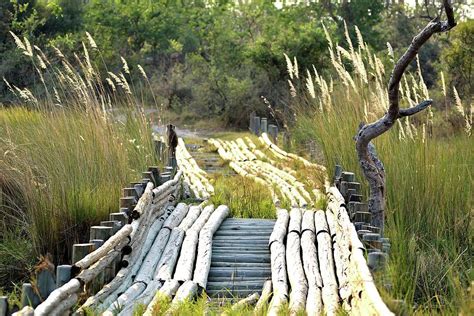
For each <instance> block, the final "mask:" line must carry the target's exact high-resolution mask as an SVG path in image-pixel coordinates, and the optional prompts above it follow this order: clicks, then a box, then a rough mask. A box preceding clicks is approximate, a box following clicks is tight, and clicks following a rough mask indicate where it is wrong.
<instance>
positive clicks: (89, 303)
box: [79, 211, 170, 311]
mask: <svg viewBox="0 0 474 316" xmlns="http://www.w3.org/2000/svg"><path fill="white" fill-rule="evenodd" d="M169 214H170V212H169V211H167V212H165V213H164V214H163V215H162V216H161V217H160V218H159V219H158V220H156V221H154V222H153V225H152V226H151V227H150V230H149V231H148V232H147V238H146V239H145V243H144V245H143V247H142V248H141V249H140V252H139V253H138V254H137V255H136V256H134V257H135V258H136V260H134V262H133V264H132V265H130V266H128V267H127V268H122V269H120V271H119V272H118V273H117V275H116V276H115V278H114V279H113V280H112V281H111V282H110V283H108V284H106V285H105V286H104V287H103V288H102V289H101V290H100V291H99V292H98V293H96V295H94V296H91V297H89V298H88V299H87V300H86V302H85V303H84V304H83V305H82V306H81V308H80V309H79V311H82V310H83V309H84V308H94V307H96V306H97V304H101V303H105V304H104V305H106V306H105V307H107V306H109V305H110V304H111V303H112V302H113V301H114V300H115V299H116V298H117V297H118V294H117V293H121V292H123V291H125V290H126V289H127V288H128V287H129V285H130V284H131V278H132V276H135V275H136V273H137V272H138V269H139V267H140V265H141V262H142V261H143V258H145V255H146V253H148V250H149V249H150V247H151V245H152V244H153V240H154V239H155V237H156V235H157V233H158V231H159V230H160V229H161V227H162V226H163V222H164V221H165V220H166V218H167V217H168V216H169ZM108 298H109V299H110V301H109V302H108V303H107V302H105V301H106V300H107V299H108Z"/></svg>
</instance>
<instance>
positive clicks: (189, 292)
mask: <svg viewBox="0 0 474 316" xmlns="http://www.w3.org/2000/svg"><path fill="white" fill-rule="evenodd" d="M197 291H198V284H197V283H196V282H194V281H192V280H188V281H185V282H184V283H183V284H182V285H181V286H180V287H179V289H178V291H177V292H176V296H175V297H174V299H173V305H177V304H178V303H180V302H183V301H185V300H191V299H193V298H194V297H195V296H196V295H197Z"/></svg>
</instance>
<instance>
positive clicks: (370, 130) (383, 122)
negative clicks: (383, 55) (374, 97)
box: [355, 0, 456, 235]
mask: <svg viewBox="0 0 474 316" xmlns="http://www.w3.org/2000/svg"><path fill="white" fill-rule="evenodd" d="M443 6H444V9H445V12H446V16H447V19H448V20H447V21H439V19H438V18H437V19H434V20H432V21H431V22H429V23H428V25H427V26H425V28H424V29H423V30H422V31H421V32H420V33H418V35H416V36H415V37H414V38H413V40H412V42H411V44H410V46H409V47H408V49H407V50H406V52H405V53H404V54H403V55H402V57H401V58H400V59H399V60H398V61H397V63H396V64H395V66H394V68H393V71H392V74H391V77H390V81H389V83H388V99H389V108H388V112H387V113H386V114H385V115H384V116H383V117H382V118H380V119H379V120H377V121H375V122H373V123H370V124H367V125H363V124H361V126H360V128H359V132H358V134H357V136H356V137H355V139H356V149H357V156H358V159H359V164H360V167H361V169H362V171H363V173H364V176H365V178H366V179H367V181H368V183H369V189H370V196H369V203H368V204H369V210H370V212H371V213H372V225H373V226H376V227H379V228H380V231H381V234H382V235H383V229H384V211H385V169H384V167H383V164H382V162H381V161H380V160H379V159H378V157H377V153H376V150H375V146H374V145H373V144H372V143H371V141H372V140H373V139H374V138H376V137H378V136H380V135H382V134H383V133H385V132H386V131H388V130H389V129H390V128H391V127H392V126H393V125H394V124H395V122H396V121H397V119H399V118H400V117H404V116H410V115H414V114H416V113H418V112H420V111H422V110H424V109H426V108H427V107H428V106H429V105H431V103H432V102H433V101H432V100H425V101H423V102H421V103H420V104H418V105H417V106H415V107H412V108H409V109H402V110H400V106H399V84H400V80H401V78H402V76H403V73H404V72H405V70H406V68H407V67H408V65H409V64H410V63H411V61H412V60H413V59H414V58H415V56H416V55H417V53H418V50H419V49H420V48H421V47H422V46H423V44H424V43H425V42H426V41H427V40H428V39H429V38H430V37H431V36H432V35H433V34H435V33H441V32H446V31H449V30H450V29H451V28H453V27H454V26H456V22H455V20H454V14H453V9H452V7H451V4H450V1H449V0H444V1H443Z"/></svg>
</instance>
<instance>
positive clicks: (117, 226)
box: [100, 221, 123, 235]
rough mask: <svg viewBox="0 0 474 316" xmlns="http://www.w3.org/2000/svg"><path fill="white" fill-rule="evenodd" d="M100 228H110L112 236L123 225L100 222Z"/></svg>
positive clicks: (114, 222) (113, 222)
mask: <svg viewBox="0 0 474 316" xmlns="http://www.w3.org/2000/svg"><path fill="white" fill-rule="evenodd" d="M100 226H108V227H112V235H114V234H115V233H116V232H118V231H119V230H120V228H122V226H123V225H122V223H121V222H120V221H101V222H100Z"/></svg>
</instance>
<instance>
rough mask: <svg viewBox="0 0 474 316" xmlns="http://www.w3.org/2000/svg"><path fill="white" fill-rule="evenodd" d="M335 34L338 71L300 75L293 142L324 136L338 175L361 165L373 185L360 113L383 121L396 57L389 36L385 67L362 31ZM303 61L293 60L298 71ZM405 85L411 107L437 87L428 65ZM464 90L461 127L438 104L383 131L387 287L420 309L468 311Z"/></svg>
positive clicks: (468, 161) (468, 119) (379, 144)
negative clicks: (363, 156)
mask: <svg viewBox="0 0 474 316" xmlns="http://www.w3.org/2000/svg"><path fill="white" fill-rule="evenodd" d="M346 33H347V34H348V31H347V30H346ZM359 34H360V33H359ZM326 36H327V40H328V43H329V46H330V49H329V52H330V55H331V60H332V66H333V69H332V75H331V77H326V76H322V75H320V74H319V73H318V71H317V70H316V69H313V70H311V71H307V72H306V77H305V78H301V79H300V80H296V79H293V81H292V85H293V87H296V88H295V89H296V91H297V94H296V95H295V97H294V98H293V102H292V103H293V109H294V110H295V113H296V122H295V124H294V127H293V129H292V137H293V144H294V145H295V144H304V143H305V142H307V141H310V140H317V141H318V143H319V145H320V146H321V148H322V150H323V152H324V156H325V160H326V164H327V166H328V167H329V168H328V169H329V170H330V171H329V172H330V174H332V172H333V168H334V165H335V164H341V165H342V166H343V167H344V169H346V170H351V171H355V172H356V177H357V178H358V179H360V180H361V181H362V183H363V185H364V188H363V189H364V190H365V192H366V193H367V187H366V182H365V180H364V178H363V175H362V173H361V170H360V168H359V165H358V160H357V155H356V151H355V142H354V140H353V137H354V135H355V134H356V133H357V129H358V126H359V123H360V122H364V123H367V122H372V121H374V120H375V119H376V118H378V117H380V116H381V115H383V113H384V111H385V109H386V108H387V89H386V82H388V75H389V69H391V67H392V65H393V59H394V58H395V56H393V52H392V50H391V49H390V45H388V48H389V49H388V51H389V53H388V56H383V58H386V59H388V61H387V62H386V66H384V63H383V62H382V60H381V58H382V57H378V56H376V55H374V54H372V53H371V52H370V49H369V47H368V46H367V45H366V44H365V43H364V42H363V39H362V37H361V36H360V35H359V36H358V39H359V43H358V44H357V45H353V44H352V42H351V41H350V37H349V36H348V35H347V36H346V37H347V42H346V43H345V45H344V47H342V46H337V45H335V44H334V43H333V42H332V40H331V37H330V36H329V34H328V33H326ZM289 62H291V60H290V61H289ZM295 67H297V66H295V65H294V64H292V65H291V67H288V68H289V69H291V70H292V71H293V72H294V68H295ZM290 89H292V88H291V87H290ZM400 89H401V95H402V99H401V104H402V106H404V107H406V106H413V105H415V104H417V103H418V102H419V101H421V100H422V99H425V98H429V95H430V93H433V92H432V91H428V89H427V88H426V85H425V84H424V82H423V80H422V74H421V71H420V67H419V64H418V69H417V70H416V71H415V72H414V73H408V74H406V75H405V76H404V78H403V84H402V85H401V88H400ZM453 89H454V88H453ZM454 91H455V90H454ZM455 96H456V100H455V103H454V104H455V105H456V108H455V111H457V112H458V113H459V114H460V115H462V117H463V125H464V126H463V128H461V129H460V131H459V132H456V133H455V132H452V131H451V129H449V130H446V129H445V128H444V127H443V125H442V124H437V123H436V122H438V121H442V120H443V117H442V115H443V116H444V113H443V114H441V113H438V112H439V111H438V110H437V109H436V108H432V109H430V110H429V111H427V112H426V113H423V114H419V115H417V116H416V117H413V118H410V119H407V118H406V119H403V120H402V121H401V122H400V123H399V124H398V125H396V126H395V127H394V128H393V129H392V130H391V131H390V132H388V133H386V134H384V135H382V136H381V137H379V138H377V139H376V140H375V145H376V148H377V151H378V153H379V157H380V158H381V160H382V162H383V163H384V165H385V169H386V173H387V192H386V197H387V210H386V229H387V231H386V235H387V237H389V238H390V239H391V243H392V248H391V253H390V261H389V265H388V270H387V272H388V273H387V276H386V277H385V278H378V281H379V282H380V286H379V288H382V287H383V286H384V285H386V284H390V286H389V289H388V291H386V292H387V293H386V295H387V300H389V298H397V299H403V300H405V301H406V302H407V303H408V304H409V306H411V307H413V308H411V309H410V311H411V312H412V313H442V314H443V313H456V312H458V311H459V310H460V309H462V308H463V307H464V306H465V305H466V295H467V294H466V291H465V290H466V289H467V287H468V286H469V283H470V280H472V273H470V269H471V268H472V266H471V265H472V258H473V253H472V246H473V243H472V241H473V229H472V202H473V200H472V196H473V192H472V183H473V182H472V170H471V167H472V165H473V164H474V158H473V155H472V153H470V152H471V148H472V139H471V136H470V134H471V126H472V110H470V108H471V105H468V106H466V105H464V106H463V105H462V102H461V100H460V99H459V97H458V96H457V95H456V94H455ZM470 113H471V114H470Z"/></svg>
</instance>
